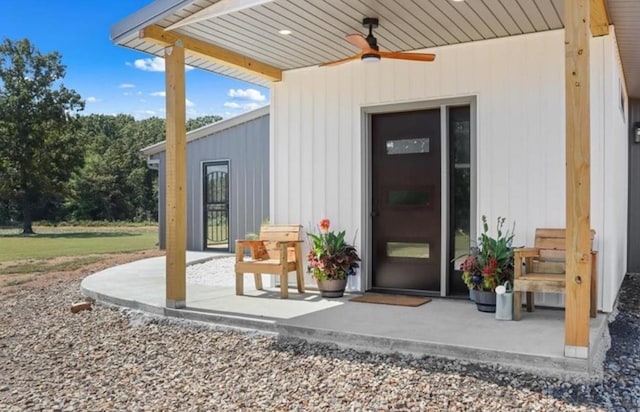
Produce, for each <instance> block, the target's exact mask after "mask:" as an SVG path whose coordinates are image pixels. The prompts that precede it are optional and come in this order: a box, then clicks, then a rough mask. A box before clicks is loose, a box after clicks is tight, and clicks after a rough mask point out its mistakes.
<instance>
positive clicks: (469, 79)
mask: <svg viewBox="0 0 640 412" xmlns="http://www.w3.org/2000/svg"><path fill="white" fill-rule="evenodd" d="M593 45H594V50H593V52H592V59H593V60H594V61H597V62H599V63H595V64H594V65H593V72H592V78H595V79H600V78H604V79H605V80H604V81H603V82H600V83H599V82H598V81H594V82H593V83H592V89H593V92H594V93H593V96H592V100H593V101H594V103H595V104H594V105H593V109H594V110H593V111H592V112H593V113H594V115H593V119H592V122H593V124H594V125H595V126H596V128H597V129H598V130H597V131H595V132H594V133H593V136H592V138H593V141H594V144H593V149H594V153H595V155H594V157H593V164H592V167H593V173H592V174H593V175H594V176H593V180H594V181H593V186H592V199H593V201H592V203H593V206H592V207H593V213H594V214H595V215H598V216H599V217H596V216H594V219H593V220H592V223H593V227H594V229H595V230H596V231H597V233H598V236H597V237H598V238H599V242H600V245H606V247H602V246H600V249H601V260H600V269H599V274H600V277H601V278H602V277H603V276H602V274H603V269H604V268H606V269H607V274H606V276H604V280H605V281H606V283H607V284H606V285H603V286H602V287H601V288H600V289H599V294H600V296H601V300H600V307H601V308H603V309H606V310H610V308H611V304H612V299H613V298H614V297H615V293H616V292H617V288H618V284H619V281H620V279H621V276H623V274H624V262H625V259H623V258H622V255H623V254H624V253H625V252H624V249H626V235H624V236H623V235H622V233H624V232H626V221H625V219H626V212H625V213H622V212H623V211H626V183H623V182H622V180H621V179H622V178H623V177H624V180H625V181H626V170H627V169H626V167H624V165H626V161H627V158H626V146H620V145H614V146H615V149H613V148H612V147H610V146H609V140H615V139H618V140H620V139H622V140H623V142H622V143H624V144H626V138H625V137H624V136H626V134H620V133H619V130H618V129H617V128H616V129H615V130H614V129H612V128H610V127H608V123H607V118H608V117H610V116H613V114H612V112H613V110H605V111H604V113H605V115H606V116H605V118H604V119H601V118H600V117H602V113H603V111H602V110H596V108H597V107H598V104H599V105H600V107H602V106H603V105H605V104H604V102H605V99H609V98H610V94H612V92H611V93H608V94H606V95H605V94H604V93H605V92H606V91H608V89H607V87H608V86H607V85H608V84H609V82H613V77H614V75H613V73H612V71H613V69H615V68H616V67H618V66H613V65H612V64H611V63H609V64H605V61H607V59H608V58H609V57H611V54H612V49H613V46H612V41H611V37H607V38H598V39H595V40H594V41H593ZM429 51H430V52H435V53H436V55H437V57H436V61H435V62H434V63H415V62H402V61H390V60H387V61H384V60H383V61H382V62H380V63H379V64H375V65H367V64H361V63H359V62H353V63H349V64H345V65H341V66H336V67H330V68H317V67H313V68H305V69H300V70H295V71H287V72H285V73H284V76H283V81H282V82H279V83H275V84H274V85H273V88H272V93H271V96H272V100H271V108H272V116H271V139H272V141H271V143H272V144H271V145H270V147H271V149H270V150H271V153H270V160H271V168H272V169H271V184H270V187H271V196H270V198H271V204H270V210H271V221H272V222H274V223H301V224H303V225H304V226H305V229H306V230H312V228H313V226H314V225H315V224H316V222H317V221H318V220H319V219H321V218H323V217H328V218H330V219H331V221H332V225H333V227H334V228H336V229H338V230H342V229H344V230H347V236H348V237H349V236H353V235H354V234H355V233H356V232H357V233H358V238H357V239H356V246H357V247H358V249H359V250H361V251H362V248H363V238H362V236H360V233H361V231H362V226H363V225H364V224H365V222H366V221H367V220H366V219H365V218H364V216H362V212H361V211H362V210H363V209H364V206H365V205H366V202H367V200H366V199H364V198H363V194H362V193H363V192H362V184H363V183H362V182H363V178H364V173H365V172H364V170H363V162H362V158H363V156H362V151H363V149H364V147H363V144H362V128H363V125H362V114H361V110H362V108H363V107H369V106H376V105H388V104H393V103H407V102H424V101H429V100H440V99H447V98H455V97H464V96H476V98H477V113H476V115H477V124H476V130H477V133H476V138H477V153H476V156H477V185H478V186H477V189H478V190H477V199H476V204H477V210H476V212H477V213H476V214H477V216H476V221H477V222H480V217H481V216H482V215H483V214H484V215H487V217H488V218H489V220H490V221H495V219H496V218H497V217H498V216H505V217H507V219H508V221H509V222H512V221H515V222H516V239H515V244H516V245H531V244H532V243H533V237H534V231H535V229H536V228H537V227H563V226H564V224H565V204H566V203H565V196H566V194H565V171H564V165H565V139H564V134H565V116H564V113H565V110H564V93H565V92H564V33H563V31H561V30H559V31H551V32H544V33H535V34H529V35H523V36H516V37H510V38H502V39H495V40H487V41H481V42H474V43H466V44H460V45H454V46H447V47H442V48H434V49H429ZM605 72H606V73H607V75H605ZM598 102H599V103H598ZM606 105H607V106H611V104H609V103H607V104H606ZM615 107H617V106H614V108H615ZM605 130H606V131H607V139H608V140H607V146H606V148H607V150H606V151H605V150H601V149H602V146H603V145H604V144H603V139H604V134H605V133H604V131H605ZM614 137H615V139H614ZM616 142H617V141H616ZM598 147H600V149H598ZM607 164H608V165H616V166H615V167H619V168H620V169H619V170H616V171H615V172H613V171H611V173H609V172H607V173H606V174H605V172H604V171H605V170H609V169H610V168H607V167H605V166H607ZM614 180H615V182H616V183H615V184H611V182H612V181H614ZM605 187H606V190H607V191H609V192H611V191H613V192H611V193H609V192H607V193H609V199H607V200H604V201H603V199H606V196H604V193H603V192H604V190H605ZM621 193H624V197H620V198H619V199H620V200H618V196H622V195H621ZM614 205H615V206H614ZM605 222H606V224H608V225H611V227H610V228H608V230H607V231H604V230H603V226H604V224H605ZM479 229H480V228H478V230H479ZM614 233H615V235H614ZM609 237H610V238H611V241H610V243H609ZM610 271H616V273H615V274H613V273H609V272H610ZM361 276H363V274H362V273H359V274H358V276H357V277H356V279H351V280H350V282H349V288H351V289H352V290H361V289H362V285H363V282H362V280H361V278H360V277H361ZM602 280H603V279H601V282H600V285H602ZM602 298H604V301H603V300H602ZM540 303H543V302H540ZM544 303H546V304H557V303H559V302H558V296H557V295H548V296H547V297H546V300H544Z"/></svg>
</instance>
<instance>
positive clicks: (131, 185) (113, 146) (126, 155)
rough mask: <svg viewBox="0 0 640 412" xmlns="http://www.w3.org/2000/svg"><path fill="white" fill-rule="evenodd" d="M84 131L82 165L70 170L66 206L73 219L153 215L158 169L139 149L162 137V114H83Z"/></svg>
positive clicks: (155, 208) (138, 219)
mask: <svg viewBox="0 0 640 412" xmlns="http://www.w3.org/2000/svg"><path fill="white" fill-rule="evenodd" d="M81 124H82V133H83V134H86V135H87V141H88V142H89V143H88V144H87V148H88V149H87V157H86V162H85V165H84V167H83V168H82V169H81V170H80V171H79V172H78V173H76V174H75V175H74V177H73V179H72V182H71V188H72V193H73V196H72V197H71V198H70V199H69V202H68V209H69V211H70V212H71V214H72V217H73V218H75V219H89V220H112V221H113V220H135V221H140V220H150V219H156V218H157V213H158V212H157V190H156V181H157V172H155V171H153V170H149V169H148V168H147V164H146V161H145V159H143V158H141V157H140V155H139V151H140V149H142V148H143V147H145V146H148V145H151V144H153V143H156V142H159V141H161V140H163V139H164V135H165V125H164V120H163V119H159V118H157V117H152V118H150V119H145V120H140V121H135V120H134V118H133V117H131V116H127V115H118V116H109V115H95V114H94V115H90V116H84V117H82V118H81Z"/></svg>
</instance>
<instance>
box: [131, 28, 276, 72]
mask: <svg viewBox="0 0 640 412" xmlns="http://www.w3.org/2000/svg"><path fill="white" fill-rule="evenodd" d="M138 37H139V38H140V39H144V40H147V41H151V42H154V43H156V44H159V45H161V46H163V47H166V46H170V45H172V44H175V43H176V42H177V41H178V40H180V41H182V44H183V46H184V48H185V51H186V52H187V53H190V54H195V55H198V56H199V57H202V58H205V59H209V60H213V61H215V62H216V63H219V64H222V65H224V66H230V67H233V68H236V69H240V70H243V71H245V72H248V73H251V74H253V75H257V76H260V77H263V78H265V79H268V80H271V81H274V82H278V81H281V80H282V70H280V69H278V68H277V67H273V66H269V65H268V64H265V63H262V62H259V61H257V60H254V59H252V58H249V57H247V56H244V55H242V54H239V53H236V52H234V51H231V50H227V49H224V48H222V47H219V46H215V45H213V44H210V43H206V42H204V41H202V40H198V39H194V38H193V37H189V36H185V35H182V34H178V33H172V32H168V31H165V30H164V29H163V28H162V27H160V26H147V27H145V28H144V29H142V30H140V32H139V34H138Z"/></svg>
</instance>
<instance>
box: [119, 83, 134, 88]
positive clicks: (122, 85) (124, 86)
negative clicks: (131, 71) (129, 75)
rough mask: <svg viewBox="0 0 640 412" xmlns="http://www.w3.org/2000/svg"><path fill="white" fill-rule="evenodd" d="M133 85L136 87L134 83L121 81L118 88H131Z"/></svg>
mask: <svg viewBox="0 0 640 412" xmlns="http://www.w3.org/2000/svg"><path fill="white" fill-rule="evenodd" d="M134 87H136V85H135V84H131V83H122V84H121V85H119V86H118V88H120V89H133V88H134Z"/></svg>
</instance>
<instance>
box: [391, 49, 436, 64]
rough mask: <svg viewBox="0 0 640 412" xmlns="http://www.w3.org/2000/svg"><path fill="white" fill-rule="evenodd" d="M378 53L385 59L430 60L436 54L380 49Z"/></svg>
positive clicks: (433, 58)
mask: <svg viewBox="0 0 640 412" xmlns="http://www.w3.org/2000/svg"><path fill="white" fill-rule="evenodd" d="M379 53H380V56H382V57H383V58H385V59H398V60H414V61H420V62H432V61H434V60H435V58H436V55H435V54H432V53H401V52H389V51H380V52H379Z"/></svg>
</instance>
